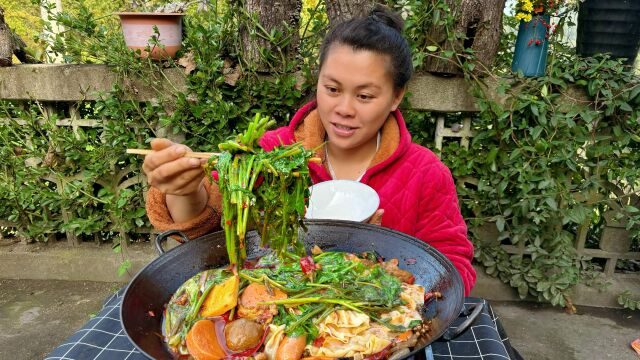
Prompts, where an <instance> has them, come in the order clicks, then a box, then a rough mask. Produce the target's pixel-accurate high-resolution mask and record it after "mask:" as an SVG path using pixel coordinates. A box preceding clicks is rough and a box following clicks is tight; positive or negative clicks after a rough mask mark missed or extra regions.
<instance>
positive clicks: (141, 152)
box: [127, 149, 220, 159]
mask: <svg viewBox="0 0 640 360" xmlns="http://www.w3.org/2000/svg"><path fill="white" fill-rule="evenodd" d="M154 152H155V150H149V149H127V154H135V155H149V154H153V153H154ZM218 155H220V153H207V152H187V153H185V154H184V156H185V157H189V158H198V159H208V158H210V157H212V156H218Z"/></svg>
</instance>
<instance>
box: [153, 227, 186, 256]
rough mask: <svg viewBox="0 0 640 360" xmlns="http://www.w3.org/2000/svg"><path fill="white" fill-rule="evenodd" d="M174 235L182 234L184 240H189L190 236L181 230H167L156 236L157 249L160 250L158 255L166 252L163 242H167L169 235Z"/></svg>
mask: <svg viewBox="0 0 640 360" xmlns="http://www.w3.org/2000/svg"><path fill="white" fill-rule="evenodd" d="M172 235H178V236H180V237H181V238H182V240H183V241H184V242H187V241H189V238H188V237H187V235H185V234H184V233H183V232H182V231H180V230H167V231H165V232H161V233H160V234H158V235H157V236H156V250H157V251H158V255H162V254H164V252H165V251H164V249H163V248H162V243H163V242H166V241H167V239H168V238H169V236H172Z"/></svg>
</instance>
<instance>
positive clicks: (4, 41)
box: [0, 7, 13, 66]
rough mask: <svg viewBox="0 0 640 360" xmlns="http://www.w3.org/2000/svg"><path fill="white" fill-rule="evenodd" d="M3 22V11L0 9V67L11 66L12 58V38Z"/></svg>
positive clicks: (9, 30)
mask: <svg viewBox="0 0 640 360" xmlns="http://www.w3.org/2000/svg"><path fill="white" fill-rule="evenodd" d="M12 35H13V34H12V32H11V29H9V26H8V25H7V24H6V23H5V22H4V9H3V8H1V7H0V66H11V63H12V60H13V59H12V57H13V36H12Z"/></svg>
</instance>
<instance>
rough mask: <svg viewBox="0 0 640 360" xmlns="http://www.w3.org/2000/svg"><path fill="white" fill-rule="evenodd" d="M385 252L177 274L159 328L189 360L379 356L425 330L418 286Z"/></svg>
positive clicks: (317, 253) (401, 350) (403, 350)
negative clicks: (180, 278) (184, 277)
mask: <svg viewBox="0 0 640 360" xmlns="http://www.w3.org/2000/svg"><path fill="white" fill-rule="evenodd" d="M397 265H398V263H397V261H396V260H395V259H391V260H389V261H383V260H382V259H379V258H377V257H376V255H375V253H364V254H350V253H345V252H322V251H321V250H320V249H319V248H317V247H316V248H314V251H313V253H312V254H311V255H309V256H304V257H289V258H284V259H283V258H278V257H277V256H275V253H271V254H269V255H267V256H264V257H262V258H260V259H258V260H257V261H254V262H250V261H248V262H246V263H245V266H244V267H243V268H241V269H240V270H239V271H238V272H237V273H234V270H233V268H231V267H225V268H218V269H212V270H206V271H203V272H201V273H199V274H197V275H195V276H194V277H192V278H191V279H189V280H188V281H186V282H185V283H184V284H183V285H182V286H180V288H179V289H178V290H177V291H176V292H175V293H174V295H173V296H172V298H171V300H170V301H169V303H168V305H167V307H166V310H165V314H164V322H163V335H164V339H165V341H166V342H167V345H168V346H169V348H170V350H171V351H172V353H174V354H175V355H176V357H180V356H185V357H188V356H191V357H193V358H194V359H196V360H203V359H204V360H208V359H223V358H243V357H247V358H249V357H253V358H256V359H269V360H272V359H276V360H281V359H301V358H313V359H333V358H345V357H347V358H355V359H387V358H389V357H392V356H394V355H404V354H407V353H409V351H410V348H412V347H414V346H415V345H416V344H417V343H418V342H419V340H420V339H421V338H423V337H425V336H428V335H429V321H428V320H427V319H424V318H423V316H422V311H421V310H422V308H423V306H425V299H426V300H427V302H428V301H429V300H431V299H434V298H435V297H438V296H439V294H437V293H432V292H425V289H424V288H423V287H422V286H421V285H419V284H414V283H413V279H414V278H413V275H412V274H411V273H409V272H407V271H405V270H401V269H399V268H398V266H397Z"/></svg>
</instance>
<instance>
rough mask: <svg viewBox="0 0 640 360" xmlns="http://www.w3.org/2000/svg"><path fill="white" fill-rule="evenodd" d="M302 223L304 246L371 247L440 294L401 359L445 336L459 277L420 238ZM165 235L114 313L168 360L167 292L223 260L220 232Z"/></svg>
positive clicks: (144, 348)
mask: <svg viewBox="0 0 640 360" xmlns="http://www.w3.org/2000/svg"><path fill="white" fill-rule="evenodd" d="M305 223H306V226H307V229H308V231H307V232H306V233H302V236H303V239H304V244H305V246H306V247H307V249H309V248H310V247H312V246H313V245H318V246H320V248H322V249H323V250H324V251H337V250H339V251H347V252H353V253H360V252H363V251H372V250H375V251H376V252H378V253H379V254H380V255H381V256H383V257H384V258H387V259H391V258H397V259H398V260H399V263H400V264H399V267H400V268H403V269H406V270H408V271H410V272H411V273H413V274H414V276H415V277H416V283H417V284H421V285H423V286H424V287H425V289H427V290H435V291H440V292H441V293H442V295H443V298H442V299H440V300H438V301H432V302H430V304H429V306H428V307H427V308H426V310H425V311H426V316H427V318H429V319H432V333H431V337H430V338H429V339H428V340H427V341H426V342H425V343H422V344H420V345H421V346H418V347H416V348H415V349H414V350H413V352H412V353H411V354H409V355H407V357H406V358H411V357H412V356H413V355H414V354H417V353H418V352H419V351H420V350H422V349H423V348H424V347H426V346H427V345H428V344H430V343H431V342H432V341H434V340H436V339H437V338H439V337H440V336H442V335H443V334H445V332H446V331H447V328H448V327H449V325H450V324H451V322H453V320H455V319H456V318H457V317H458V315H459V313H460V311H461V309H462V307H463V298H464V291H463V285H462V280H461V278H460V275H459V274H458V272H457V271H456V269H455V268H454V266H453V265H452V264H451V262H450V261H449V260H448V259H447V258H446V257H445V256H444V255H442V254H441V253H440V252H438V251H437V250H435V249H434V248H433V247H431V246H429V245H428V244H426V243H425V242H423V241H421V240H419V239H416V238H414V237H411V236H408V235H405V234H403V233H400V232H397V231H393V230H390V229H387V228H384V227H380V226H375V225H368V224H361V223H354V222H351V221H335V220H330V221H329V220H308V221H306V222H305ZM172 233H176V232H172ZM167 236H168V234H166V233H165V234H163V236H158V238H157V240H156V241H157V246H158V251H159V252H161V253H163V254H162V255H161V256H159V257H158V258H156V259H155V260H153V261H152V262H151V263H149V264H148V265H147V266H146V267H145V268H144V269H142V270H141V271H140V272H139V273H138V274H137V275H136V276H135V277H134V278H133V280H132V281H131V283H130V284H129V286H128V287H127V290H126V292H125V295H124V298H123V300H122V308H121V314H120V315H121V319H122V326H123V328H124V330H125V332H126V333H127V336H128V337H129V339H130V340H131V342H132V343H133V344H134V345H135V346H136V347H137V348H138V350H140V351H141V352H142V353H144V354H145V355H147V356H148V357H150V358H153V359H173V357H172V355H171V353H170V352H169V351H168V349H167V347H166V346H165V344H164V343H163V341H162V335H161V322H162V314H163V311H164V305H165V304H166V303H167V302H168V301H169V299H170V298H171V295H172V294H173V293H174V292H175V291H176V290H177V289H178V287H179V286H180V285H182V283H184V282H185V281H186V280H187V279H189V278H191V277H192V276H193V275H195V274H196V273H198V272H200V271H203V270H205V269H210V268H217V267H221V266H224V265H225V264H228V259H227V252H226V249H225V245H224V244H225V239H224V232H217V233H213V234H210V235H206V236H202V237H200V238H197V239H194V240H191V241H188V242H185V243H184V244H182V245H180V246H177V247H175V248H173V249H171V250H169V251H167V252H166V253H164V251H163V250H162V247H161V242H162V241H163V240H166V238H167ZM246 244H247V257H248V258H255V257H259V256H261V255H263V254H265V253H266V250H264V249H262V248H260V247H259V236H258V234H257V233H256V232H249V233H248V234H247V238H246ZM445 337H447V336H446V335H445ZM422 353H424V352H422Z"/></svg>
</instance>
